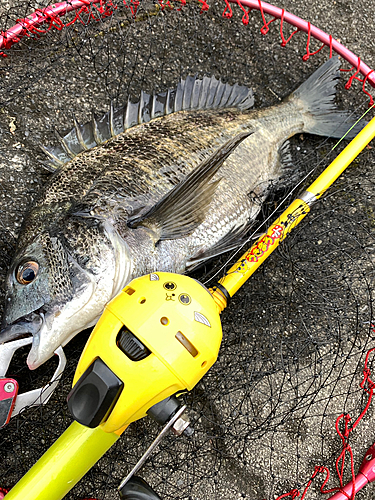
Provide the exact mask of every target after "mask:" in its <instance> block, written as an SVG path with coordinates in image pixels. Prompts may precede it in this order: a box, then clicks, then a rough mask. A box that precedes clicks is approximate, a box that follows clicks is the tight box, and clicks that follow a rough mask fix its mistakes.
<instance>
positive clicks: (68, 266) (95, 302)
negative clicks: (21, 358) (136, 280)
mask: <svg viewBox="0 0 375 500" xmlns="http://www.w3.org/2000/svg"><path fill="white" fill-rule="evenodd" d="M78 226H80V227H77V224H75V225H74V227H72V226H71V227H70V230H69V228H64V229H63V230H61V231H59V232H53V233H52V232H49V231H43V232H41V233H39V234H38V235H37V236H36V237H35V238H34V239H33V240H32V241H31V242H30V243H28V244H27V245H25V246H23V247H22V249H21V250H19V251H18V252H17V254H16V255H15V257H14V259H13V262H12V265H11V267H10V269H9V273H8V276H7V284H6V289H7V290H6V306H5V314H4V327H5V328H4V329H3V330H2V331H1V332H0V342H7V341H10V340H13V339H15V338H19V337H20V336H22V335H25V334H28V335H30V334H31V335H32V336H33V342H32V347H31V350H30V352H29V355H28V358H27V364H28V366H29V368H30V369H35V368H37V367H38V366H40V365H41V364H43V363H44V362H45V361H47V359H49V358H50V357H51V356H52V355H53V353H54V351H55V350H56V349H57V348H58V347H59V346H64V345H65V344H66V343H67V342H69V340H70V339H71V338H73V337H74V336H75V335H76V334H77V333H79V332H80V331H82V330H84V329H85V328H89V327H90V326H93V325H94V324H95V323H96V321H97V320H98V318H99V317H100V315H101V313H102V311H103V309H104V307H105V305H106V303H107V302H108V301H109V300H110V299H111V298H112V297H113V296H114V295H115V294H116V293H118V291H119V289H121V288H120V287H121V285H122V281H123V278H124V276H122V277H121V278H122V279H121V280H120V281H121V283H119V280H118V279H117V278H116V276H117V272H118V266H117V267H116V257H118V255H117V254H118V248H116V247H115V243H116V242H113V241H111V238H110V237H109V236H108V235H106V234H105V231H103V228H99V227H98V225H97V226H96V228H94V230H93V228H91V231H90V230H89V231H87V233H85V232H84V230H87V227H82V224H80V225H78ZM90 236H91V240H90ZM125 274H126V273H125ZM125 278H126V276H125Z"/></svg>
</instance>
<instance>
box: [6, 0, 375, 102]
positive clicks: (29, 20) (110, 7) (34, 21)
mask: <svg viewBox="0 0 375 500" xmlns="http://www.w3.org/2000/svg"><path fill="white" fill-rule="evenodd" d="M178 1H179V2H180V3H181V7H182V6H183V5H185V4H186V0H178ZM199 2H200V3H201V4H202V7H201V12H203V11H206V10H208V9H209V5H208V3H207V2H206V0H199ZM224 2H225V8H224V11H223V17H226V18H230V17H232V15H233V11H232V7H231V4H236V5H238V6H239V7H240V8H241V9H242V11H243V13H244V14H243V17H242V22H243V23H244V24H245V25H247V24H248V23H249V13H250V12H251V11H252V10H258V11H260V14H261V16H262V21H263V26H262V28H261V30H260V31H261V33H262V35H266V34H267V33H268V31H269V29H270V24H271V23H273V22H275V21H276V20H277V19H280V27H279V30H280V37H281V46H282V47H285V46H286V45H287V44H288V43H289V42H290V40H291V39H292V37H293V36H294V35H295V34H296V33H298V32H299V31H302V32H304V33H306V34H307V43H306V53H305V54H304V55H303V56H302V59H303V60H304V61H307V60H308V59H309V58H310V56H312V55H314V54H317V53H318V52H320V51H321V50H322V49H323V48H324V47H329V53H330V57H332V54H333V52H335V53H336V54H338V55H340V56H341V57H343V58H344V59H345V60H346V61H347V62H348V63H349V64H350V65H351V68H350V69H343V70H341V71H348V72H350V71H353V70H355V71H354V73H353V74H352V75H351V76H350V78H349V79H348V81H347V83H346V85H345V88H346V89H349V88H350V87H351V85H352V83H353V80H358V81H359V82H361V83H362V90H363V92H364V93H365V94H366V95H367V96H368V97H369V99H370V106H372V105H373V104H374V100H373V97H372V96H371V95H370V94H369V92H367V90H366V89H365V85H366V82H368V83H369V84H370V85H371V86H372V87H374V88H375V72H374V70H373V69H371V68H370V67H369V66H368V65H367V64H365V63H364V62H363V61H362V60H361V58H360V57H358V56H357V55H355V54H354V53H353V52H351V51H350V50H349V49H347V48H346V47H345V46H344V45H342V44H341V43H340V42H339V41H337V40H335V39H334V38H333V37H332V35H329V34H327V33H325V32H324V31H322V30H321V29H319V28H317V27H316V26H314V25H313V24H311V23H310V22H309V21H305V20H303V19H301V18H300V17H298V16H295V15H294V14H291V13H290V12H287V11H285V9H281V8H279V7H276V6H274V5H271V4H268V3H266V2H262V1H261V0H241V1H240V0H224ZM158 3H159V5H160V7H161V9H164V8H165V7H169V8H172V6H171V4H170V2H169V0H166V1H164V0H158ZM123 4H124V5H125V6H126V7H127V8H129V9H130V11H131V13H132V16H133V17H135V16H136V15H137V9H138V7H139V4H140V1H139V0H128V1H127V0H123ZM181 7H180V8H181ZM246 8H247V9H248V10H246ZM116 9H117V6H116V4H115V3H113V1H112V0H108V1H107V0H70V1H65V2H59V3H56V4H54V5H51V6H49V7H46V8H44V9H38V10H36V11H35V12H34V13H32V14H30V15H28V16H27V17H25V18H23V19H18V20H17V23H16V24H15V25H14V26H13V27H12V28H10V29H8V30H7V31H5V32H1V33H0V56H3V57H6V56H7V54H6V53H5V52H4V50H7V49H10V48H11V47H12V46H13V45H14V44H16V43H18V42H20V41H21V40H22V39H23V38H24V37H31V36H40V35H42V34H43V33H46V32H48V31H50V30H51V29H53V28H54V29H57V30H62V29H63V28H64V27H68V26H71V25H72V24H74V23H76V22H80V23H83V24H87V23H89V22H90V21H91V20H94V21H98V20H99V19H103V18H105V17H108V16H110V15H111V14H112V13H113V12H114V10H116ZM71 12H75V15H74V18H73V19H71V20H70V21H67V22H64V21H63V20H62V19H61V18H62V17H63V16H66V15H67V14H69V13H71ZM83 14H85V16H86V17H85V19H83V17H82V16H83ZM266 14H267V15H270V16H272V18H271V19H270V20H268V21H267V20H266V17H265V15H266ZM284 22H287V23H288V24H290V25H291V26H294V27H295V28H296V29H295V30H294V31H293V32H292V34H291V35H290V36H289V37H288V38H287V39H286V38H285V37H284V33H283V26H284ZM311 37H313V38H315V39H316V40H318V41H320V42H322V45H321V47H320V48H319V49H317V50H315V51H313V52H311V51H310V41H311ZM359 74H361V75H362V76H363V78H361V77H360V76H359Z"/></svg>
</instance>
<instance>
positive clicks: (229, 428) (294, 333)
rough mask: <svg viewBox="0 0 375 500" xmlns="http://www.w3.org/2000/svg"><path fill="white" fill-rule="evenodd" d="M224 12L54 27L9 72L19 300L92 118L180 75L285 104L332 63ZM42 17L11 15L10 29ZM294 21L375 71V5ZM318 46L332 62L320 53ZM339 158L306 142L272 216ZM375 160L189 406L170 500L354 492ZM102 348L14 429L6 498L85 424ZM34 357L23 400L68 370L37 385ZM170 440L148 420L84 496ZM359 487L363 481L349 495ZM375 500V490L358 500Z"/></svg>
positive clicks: (297, 236)
mask: <svg viewBox="0 0 375 500" xmlns="http://www.w3.org/2000/svg"><path fill="white" fill-rule="evenodd" d="M209 4H210V2H209ZM210 5H211V8H210V9H209V10H208V12H206V13H203V14H201V15H200V14H199V7H197V5H196V4H194V3H190V4H188V5H186V6H185V7H184V8H183V9H182V10H181V11H179V12H176V11H174V12H169V11H168V9H166V10H165V12H164V13H163V14H162V15H160V14H159V15H152V16H147V15H145V12H146V11H148V12H150V11H151V12H154V10H155V9H154V7H153V5H152V3H151V2H146V1H145V2H144V3H143V6H144V7H143V8H144V11H142V7H141V10H140V12H141V16H140V18H139V22H137V23H133V22H131V19H130V17H129V10H127V9H125V8H121V9H119V10H118V11H117V12H116V14H115V16H114V17H113V18H112V19H107V20H104V21H103V22H101V23H96V24H95V23H91V24H90V26H89V27H88V28H84V27H82V25H81V24H76V25H74V26H73V27H72V28H70V29H69V30H68V32H66V31H61V32H60V31H58V30H56V29H53V28H51V31H50V32H49V33H48V34H47V35H43V36H41V37H40V39H38V40H34V41H32V40H29V41H27V40H26V41H23V42H21V43H20V44H19V45H18V46H15V47H13V49H11V50H9V51H8V57H7V58H3V59H1V60H0V76H1V85H0V181H1V184H0V227H1V231H0V249H1V251H0V280H1V282H0V298H1V300H3V297H4V278H5V273H6V269H7V266H8V265H9V261H10V258H11V256H12V252H13V249H14V246H15V244H16V242H15V241H16V237H17V235H18V233H19V231H20V226H21V223H22V220H23V217H24V214H25V213H26V211H27V207H28V205H29V204H30V202H32V199H33V197H34V196H35V194H36V193H37V191H38V189H39V187H40V185H41V184H43V183H44V182H46V181H47V179H48V175H49V174H48V172H46V171H45V170H44V169H43V167H42V165H41V162H43V161H44V156H43V154H42V152H41V150H40V149H39V147H38V143H39V142H42V143H44V144H51V143H53V142H54V134H53V129H54V128H57V129H58V130H60V131H65V130H68V129H69V128H70V127H71V126H72V114H73V112H74V113H75V114H76V115H77V117H78V119H79V120H82V121H85V120H88V119H89V117H90V112H91V110H92V109H95V110H97V111H106V110H107V109H108V106H109V102H110V100H111V99H114V100H115V101H116V102H123V100H124V99H125V97H126V96H127V95H129V94H130V95H131V96H136V95H138V94H139V91H140V90H141V89H143V90H146V91H151V90H153V89H160V88H165V87H166V86H172V85H173V82H175V81H177V80H178V78H179V76H180V75H187V74H195V73H197V74H199V75H204V74H210V75H211V74H215V75H216V77H220V78H222V79H223V80H226V81H229V82H231V83H235V82H236V81H238V82H239V83H243V84H247V85H249V86H251V87H252V88H253V89H254V92H255V102H256V104H255V105H256V106H259V107H263V106H269V105H273V104H276V103H277V102H278V101H279V98H280V97H284V96H286V95H287V94H288V93H289V92H290V91H292V90H293V89H294V88H296V87H297V86H298V84H300V83H301V82H302V81H303V80H304V79H305V78H306V77H307V76H308V75H309V74H310V73H311V72H312V71H313V70H314V69H315V68H316V67H317V66H318V65H319V64H320V63H321V62H323V61H324V60H325V59H326V58H327V57H328V51H327V49H325V50H324V51H322V52H320V53H319V54H317V55H316V56H313V57H311V58H310V60H309V61H307V62H304V61H302V55H303V54H304V50H305V46H306V39H307V37H306V36H305V35H303V34H302V33H298V34H297V35H296V36H295V37H294V38H293V40H292V41H291V42H290V44H288V45H287V47H286V48H281V47H280V36H279V31H278V30H279V23H278V22H275V23H272V24H271V25H270V32H269V33H268V34H267V35H266V36H262V35H261V34H260V28H261V26H262V22H261V17H260V15H259V13H258V12H255V11H253V12H252V13H251V14H250V23H249V25H248V26H244V25H243V24H242V23H241V12H240V11H239V9H238V8H236V9H234V16H233V18H232V19H224V18H223V17H222V16H221V13H222V11H223V4H222V3H215V4H214V3H212V4H210ZM37 6H38V5H35V4H33V5H28V6H25V5H22V4H21V3H20V2H16V1H13V0H10V1H4V0H0V29H1V30H3V29H6V28H9V27H10V26H12V25H13V24H14V23H15V21H16V19H17V18H20V17H24V16H25V15H26V14H28V13H29V12H31V11H32V10H33V9H35V8H36V7H37ZM278 6H280V7H281V6H282V7H283V8H285V9H286V10H288V11H290V12H292V13H294V14H296V15H298V16H300V17H302V18H304V19H306V20H309V21H310V22H311V23H312V24H314V25H316V26H318V27H319V28H321V29H322V30H324V31H326V32H327V33H330V34H332V35H333V37H334V38H336V39H339V40H341V42H342V43H343V44H344V45H346V46H347V47H348V48H349V49H350V50H352V51H353V52H354V53H355V54H357V55H358V56H359V57H360V58H361V59H362V60H364V61H365V62H366V63H367V64H368V65H369V66H370V67H374V66H375V50H374V49H375V42H374V40H375V25H374V22H373V20H374V14H373V5H372V2H371V1H370V0H357V1H356V2H349V1H344V0H342V1H328V0H322V1H321V2H316V1H315V0H311V1H310V2H308V1H306V0H303V1H298V2H294V1H292V0H285V1H284V2H283V4H282V5H278ZM83 16H84V14H83ZM142 16H143V17H142ZM284 29H285V32H288V30H289V28H288V27H284ZM289 33H290V30H289ZM312 46H313V48H314V49H315V50H316V49H317V48H318V44H316V43H315V42H312ZM346 67H347V66H346ZM347 78H348V74H346V73H344V74H343V77H342V84H341V86H340V90H339V96H338V100H339V103H340V106H341V107H344V108H346V109H350V110H353V111H354V112H355V113H356V114H358V115H360V114H361V113H363V112H364V111H365V110H366V109H367V104H368V98H367V96H365V95H364V94H363V92H362V90H361V84H360V83H359V82H354V84H353V88H352V89H350V90H349V91H346V90H345V89H344V84H345V82H346V79H347ZM372 93H373V95H374V91H373V92H372ZM370 116H373V113H372V115H371V113H370ZM334 144H335V142H334V141H332V140H329V141H326V140H325V139H322V138H317V137H312V136H310V137H309V136H307V135H304V136H299V137H295V138H294V139H293V140H292V147H291V153H292V158H293V164H294V166H295V168H294V170H295V172H296V174H293V179H291V180H290V182H288V179H287V181H286V182H284V183H283V185H282V186H278V187H277V188H275V192H274V193H272V195H271V196H270V198H269V200H268V201H267V203H266V204H265V205H264V207H263V211H262V213H263V216H267V215H268V214H269V213H270V212H271V211H272V210H273V209H274V208H275V207H276V205H277V203H279V202H280V200H281V199H282V198H283V197H284V196H285V194H286V193H288V192H289V191H290V189H291V187H292V185H294V184H295V183H296V179H298V178H302V177H303V176H304V175H305V174H306V173H307V172H309V171H310V170H311V169H313V168H316V170H315V171H314V173H313V174H312V178H313V177H314V176H316V175H317V172H319V171H321V170H322V169H323V168H324V166H326V165H327V164H328V163H329V161H330V160H331V159H333V158H334V156H335V154H336V153H335V152H332V151H331V149H332V147H333V146H334ZM340 148H341V149H342V145H340V146H339V148H338V149H340ZM374 151H375V148H374V147H373V146H372V147H371V146H370V148H367V149H366V150H365V151H364V153H363V154H362V155H361V156H360V157H359V158H358V159H357V160H355V162H353V164H352V166H351V167H350V168H349V169H348V171H347V172H346V173H345V174H344V175H343V176H342V177H341V178H340V179H339V181H338V182H337V183H336V184H335V185H334V187H333V188H331V189H330V191H329V192H328V194H327V197H326V198H325V200H324V201H323V202H321V203H319V204H318V205H317V206H316V207H315V208H314V211H313V213H312V214H310V215H309V216H308V217H307V218H306V219H305V221H304V222H303V224H302V225H301V226H300V227H298V228H297V229H296V230H295V231H294V232H293V233H292V235H291V236H290V238H289V239H288V240H287V241H285V243H284V244H283V245H282V246H281V247H280V249H279V250H278V251H277V252H275V254H274V255H273V256H272V257H271V258H270V259H269V260H268V261H267V262H266V264H265V265H264V266H263V267H262V268H261V269H260V270H259V271H258V272H257V273H256V274H255V275H254V277H253V278H252V279H251V280H250V281H249V283H248V284H246V285H245V286H244V287H243V289H241V290H240V292H239V293H238V294H237V295H236V296H235V297H234V298H233V300H232V303H231V305H230V308H228V310H227V311H225V312H224V314H223V316H222V322H223V331H224V340H223V345H222V349H221V353H220V356H219V360H218V362H217V364H216V365H215V366H214V367H213V368H212V370H211V371H210V372H209V374H208V375H207V376H206V377H205V378H204V379H203V380H202V382H201V383H199V384H198V386H197V387H196V389H195V390H194V391H193V392H192V393H191V394H190V395H188V396H187V397H186V401H187V403H188V404H189V407H190V409H191V410H190V416H191V419H192V423H193V427H194V428H195V433H194V435H193V437H191V438H187V437H185V436H183V437H181V438H179V439H178V440H177V439H175V438H172V437H168V438H167V439H166V441H165V442H164V443H163V444H162V446H161V447H160V448H159V450H158V451H157V452H156V453H155V454H154V455H153V456H152V458H151V459H150V460H149V461H148V462H147V463H146V465H145V466H144V468H143V469H142V471H141V472H140V475H141V476H142V477H143V478H144V479H146V480H147V481H148V482H150V484H152V485H153V486H154V488H155V490H156V491H157V492H158V494H159V495H160V496H161V497H162V498H163V499H167V498H168V499H169V498H170V499H193V500H208V499H210V500H211V499H215V500H223V499H228V500H237V499H240V498H245V499H249V500H250V499H251V500H255V499H256V500H260V499H263V498H267V499H273V498H277V496H278V495H281V494H283V493H286V492H288V491H290V490H291V489H293V488H298V489H299V490H300V491H301V493H302V491H303V489H304V487H305V485H306V484H307V482H308V481H309V479H310V477H311V475H312V474H313V472H314V468H315V466H322V465H326V466H329V467H330V469H331V471H332V473H333V477H332V479H331V481H330V483H329V485H328V486H327V487H333V486H337V484H338V481H337V478H335V474H334V462H335V459H336V458H337V457H338V455H339V454H340V451H341V442H340V439H339V438H338V437H337V435H336V433H335V429H334V424H335V420H336V418H337V417H338V416H339V415H340V414H341V413H345V414H350V415H351V417H352V422H353V421H355V419H356V418H357V417H358V415H359V414H360V413H361V410H362V409H363V408H364V406H365V403H366V401H367V395H366V394H364V393H363V392H362V391H361V390H360V389H359V383H360V382H361V380H362V379H361V377H362V369H363V366H364V358H365V354H366V352H367V350H368V349H369V348H371V347H373V340H374V334H373V333H372V331H371V328H370V322H371V321H372V319H373V314H372V305H373V302H372V290H373V282H374V267H373V266H374V251H375V244H374V243H375V239H374V224H375V222H374V221H375V219H374V195H373V186H374V180H375V176H374V164H375V154H374ZM306 185H307V181H306V182H305V183H304V184H303V186H306ZM303 186H302V187H303ZM292 197H293V195H290V196H289V198H292ZM261 230H262V229H259V231H261ZM226 263H227V257H225V258H222V259H219V260H218V261H215V262H214V264H213V265H210V266H209V267H207V268H204V269H200V270H198V271H197V272H196V274H195V277H197V278H198V279H200V280H201V281H202V282H205V283H207V284H210V282H211V279H212V276H213V275H214V274H215V271H216V270H217V269H220V266H222V265H225V264H226ZM87 335H88V332H85V333H83V334H81V335H79V338H76V339H74V340H73V341H72V342H71V343H70V344H69V345H68V346H67V348H66V354H67V358H68V367H67V370H66V372H65V377H64V380H63V382H62V384H61V385H60V387H59V388H58V390H57V391H56V393H55V394H54V396H53V398H52V399H51V401H50V402H49V403H48V404H47V405H46V406H45V407H44V408H41V409H37V410H28V411H26V412H25V413H23V414H22V415H21V416H19V417H18V418H17V419H14V420H13V421H12V422H11V423H10V424H9V425H8V426H7V427H6V428H4V429H3V430H1V431H0V450H1V451H0V456H1V461H0V487H5V488H10V487H12V486H13V485H14V484H15V483H16V482H17V481H18V480H19V479H20V478H21V477H22V475H23V474H24V473H25V472H26V470H28V468H29V467H30V466H31V465H32V464H33V463H34V462H35V460H36V459H37V458H38V457H39V456H41V454H42V453H44V451H45V450H46V449H47V448H48V446H49V445H50V444H51V443H52V442H53V441H54V439H56V437H57V436H58V435H59V434H60V433H61V431H62V430H63V429H64V428H65V427H66V426H68V425H69V423H70V421H71V418H70V416H69V414H68V410H67V408H66V403H65V397H66V395H67V393H68V391H69V388H70V384H71V380H72V375H73V373H74V369H75V366H76V363H77V360H78V358H79V355H80V352H81V350H82V348H83V346H84V343H85V340H86V339H87ZM26 354H27V353H24V352H22V353H20V355H19V356H18V357H17V358H16V360H15V361H14V363H13V365H12V367H11V373H12V374H14V375H15V376H16V377H17V379H19V380H20V383H21V389H22V390H29V389H31V388H34V387H36V386H39V385H41V384H43V383H45V382H46V381H48V379H49V377H50V376H51V373H52V372H53V370H54V367H55V364H54V362H53V361H52V362H50V363H47V364H46V365H44V366H43V367H41V368H39V369H38V370H36V371H35V372H32V373H31V372H30V371H29V370H28V369H27V368H26V366H25V357H26ZM370 359H371V358H370ZM372 418H373V411H372V409H371V407H370V411H369V413H368V414H367V415H366V417H365V418H364V420H363V421H362V422H361V423H360V424H359V425H358V427H357V428H356V430H355V431H353V432H352V433H351V436H350V444H351V446H352V448H353V453H354V463H355V469H356V470H357V469H358V467H359V465H360V463H361V461H362V458H363V455H364V453H365V451H366V450H367V448H368V447H369V446H370V445H371V444H372V443H373V442H374V441H375V427H374V425H373V422H372ZM157 431H158V429H157V427H156V425H154V424H153V423H150V422H148V421H142V422H138V423H136V424H134V426H132V428H131V429H130V430H129V431H128V432H127V433H126V435H125V436H124V437H123V438H122V439H121V440H120V442H119V443H117V444H116V446H115V447H114V448H113V449H111V450H110V452H109V453H108V455H107V456H105V457H104V458H103V459H102V460H101V462H99V464H98V465H97V466H95V467H94V468H93V470H92V471H91V472H90V473H89V474H88V475H87V476H86V477H85V478H84V479H83V481H82V482H81V483H80V484H79V485H78V486H77V487H76V488H75V489H74V490H73V492H72V493H70V494H69V495H68V496H67V498H69V499H79V498H85V497H86V498H88V497H95V498H98V499H102V500H104V499H106V500H112V499H115V498H118V496H117V493H116V486H117V485H118V483H119V481H120V479H121V478H122V477H124V476H125V475H126V474H127V472H128V471H129V470H130V469H131V467H132V466H133V465H134V464H135V463H136V461H137V459H138V458H139V457H140V456H141V454H142V453H143V451H144V450H145V449H146V448H147V446H148V445H149V444H150V443H151V440H152V439H153V437H154V436H155V435H156V433H157ZM322 478H323V475H318V477H317V478H316V480H315V481H314V483H313V485H312V486H311V488H310V489H309V492H308V494H307V496H306V499H318V498H327V497H326V496H322V495H321V493H320V492H319V487H320V485H321V483H322ZM349 478H350V468H348V467H347V468H346V472H345V477H344V482H345V481H347V480H349ZM373 496H374V489H373V487H372V486H368V487H366V488H365V489H364V490H363V492H361V493H360V494H359V495H358V498H362V499H370V498H373Z"/></svg>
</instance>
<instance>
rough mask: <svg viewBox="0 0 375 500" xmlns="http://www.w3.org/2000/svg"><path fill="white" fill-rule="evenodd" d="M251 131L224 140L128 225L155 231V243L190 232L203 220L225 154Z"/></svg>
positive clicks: (229, 152) (225, 156)
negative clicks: (220, 145)
mask: <svg viewBox="0 0 375 500" xmlns="http://www.w3.org/2000/svg"><path fill="white" fill-rule="evenodd" d="M250 134H252V132H249V131H247V132H244V133H242V134H239V135H237V136H236V137H235V138H234V139H231V140H230V141H228V142H226V143H225V144H224V145H223V146H222V147H221V148H220V149H218V150H217V151H216V152H215V153H213V154H212V155H211V156H210V157H209V158H208V159H207V160H205V161H203V162H202V163H201V164H200V165H199V166H198V167H197V168H196V169H195V170H194V171H193V172H191V173H190V174H189V175H188V176H187V177H186V178H185V179H184V180H183V181H182V182H181V183H180V184H178V185H177V186H175V187H174V188H173V189H171V191H169V192H168V193H167V194H166V195H165V196H164V197H163V198H162V199H161V200H160V201H159V202H158V203H156V205H154V206H153V207H152V208H151V209H150V210H149V211H148V212H147V213H146V214H144V215H143V216H142V217H139V218H136V219H132V220H130V221H129V223H128V225H129V227H131V228H136V227H138V226H140V225H142V226H145V227H147V228H149V229H151V230H152V231H153V232H154V233H155V242H157V241H161V240H169V239H176V238H181V237H183V236H187V235H188V234H190V233H192V232H193V231H194V229H195V228H196V227H197V226H199V224H201V223H202V221H203V219H204V218H205V216H206V213H207V210H208V207H209V205H210V203H211V200H212V198H213V195H214V193H215V190H216V187H217V185H218V183H219V182H220V179H219V180H216V181H214V182H210V181H211V179H212V178H213V176H214V175H215V174H216V172H217V171H218V170H219V169H220V167H221V166H222V164H223V163H224V161H225V160H226V159H227V158H228V156H229V155H230V154H231V153H232V152H233V151H234V150H235V149H236V147H237V146H238V145H239V144H240V143H241V142H242V141H243V140H244V139H246V137H248V136H249V135H250Z"/></svg>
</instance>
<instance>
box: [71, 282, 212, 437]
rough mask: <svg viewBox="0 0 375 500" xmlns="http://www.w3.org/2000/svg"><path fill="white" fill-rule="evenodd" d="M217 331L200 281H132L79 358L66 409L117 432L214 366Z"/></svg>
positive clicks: (84, 421)
mask: <svg viewBox="0 0 375 500" xmlns="http://www.w3.org/2000/svg"><path fill="white" fill-rule="evenodd" d="M221 338H222V329H221V322H220V317H219V313H218V311H217V308H216V304H215V302H214V300H213V298H212V296H211V294H210V293H209V291H208V290H207V289H206V288H205V287H204V286H203V285H201V284H200V283H198V282H197V281H195V280H193V279H192V278H188V277H187V276H181V275H177V274H172V273H163V272H160V273H152V274H149V275H146V276H143V277H141V278H137V279H135V280H133V281H132V282H131V283H130V284H129V285H128V286H127V287H125V288H124V290H123V291H122V292H121V293H120V294H119V295H117V296H116V297H115V298H114V299H113V300H112V301H111V302H110V303H109V304H108V305H107V306H106V308H105V311H104V313H103V314H102V316H101V318H100V320H99V322H98V323H97V325H96V327H95V328H94V330H93V332H92V334H91V336H90V338H89V340H88V342H87V344H86V346H85V349H84V351H83V353H82V356H81V358H80V360H79V363H78V366H77V370H76V373H75V377H74V380H73V389H72V391H71V392H70V394H69V396H68V407H69V409H70V411H71V413H72V415H73V417H74V419H75V420H77V421H78V422H79V423H80V424H82V425H85V426H87V427H90V428H93V427H97V426H98V425H100V426H102V428H103V430H104V431H106V432H115V431H119V430H120V429H122V428H123V427H124V426H127V425H129V424H130V423H131V422H133V421H135V420H138V419H140V418H143V417H145V416H146V415H147V413H148V412H149V411H150V409H151V408H152V407H154V406H155V405H157V403H160V402H161V401H163V400H167V399H168V398H169V397H170V396H172V395H174V394H177V393H181V392H184V391H187V390H191V389H192V388H193V387H194V386H195V384H196V383H197V382H198V381H199V380H200V379H201V378H202V377H203V375H204V374H205V373H206V372H207V371H208V370H209V369H210V367H211V366H212V365H213V364H214V362H215V361H216V358H217V355H218V352H219V347H220V343H221Z"/></svg>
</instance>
